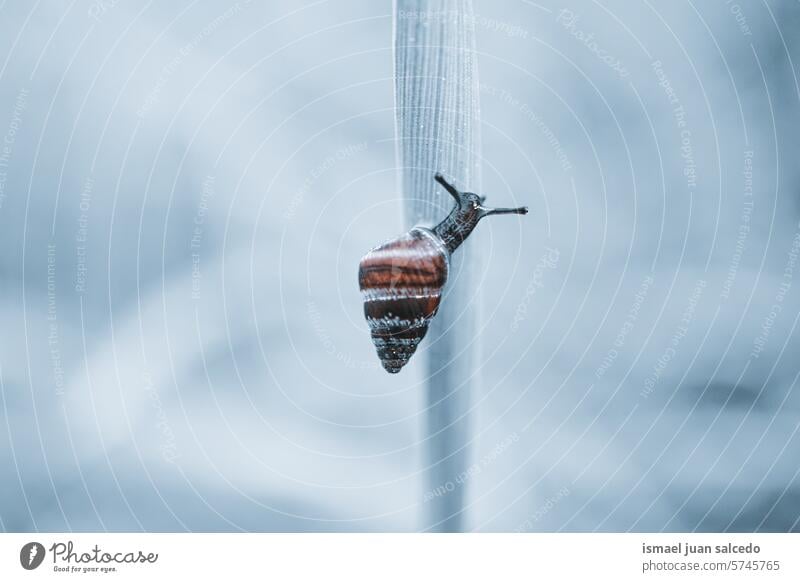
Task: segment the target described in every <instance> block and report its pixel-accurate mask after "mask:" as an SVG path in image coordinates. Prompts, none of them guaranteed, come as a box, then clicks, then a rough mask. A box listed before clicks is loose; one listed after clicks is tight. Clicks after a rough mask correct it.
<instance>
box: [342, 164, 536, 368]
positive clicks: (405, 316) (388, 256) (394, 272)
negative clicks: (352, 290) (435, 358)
mask: <svg viewBox="0 0 800 582" xmlns="http://www.w3.org/2000/svg"><path fill="white" fill-rule="evenodd" d="M435 179H436V181H437V182H439V184H441V185H442V186H443V187H444V188H445V189H446V190H447V191H448V192H449V193H450V195H451V196H453V198H454V199H455V200H456V206H455V207H454V208H453V210H452V211H451V212H450V214H449V215H448V216H447V218H445V219H444V220H443V221H442V222H440V223H439V224H438V225H436V226H435V227H433V228H431V229H428V228H424V227H420V226H417V227H414V228H412V229H411V230H410V231H408V232H407V233H405V234H403V235H401V236H399V237H396V238H394V239H392V240H389V241H387V242H385V243H383V244H381V245H379V246H377V247H375V248H374V249H372V250H371V251H369V252H368V253H367V254H366V255H364V257H363V258H362V259H361V262H360V264H359V271H358V283H359V287H360V289H361V293H362V297H363V299H364V316H365V317H366V319H367V324H368V325H369V328H370V332H371V335H372V342H373V343H374V344H375V348H376V350H377V352H378V357H379V358H380V360H381V363H382V364H383V367H384V369H385V370H386V371H387V372H389V373H391V374H396V373H397V372H399V371H400V370H401V369H402V368H403V366H405V365H406V363H408V360H409V359H410V358H411V356H412V355H413V354H414V352H415V351H416V349H417V346H418V345H419V343H420V342H421V341H422V339H423V338H424V337H425V334H426V333H427V331H428V326H429V324H430V321H431V320H432V319H433V317H434V316H435V315H436V312H437V311H438V309H439V304H440V302H441V298H442V292H443V290H444V286H445V283H446V282H447V275H448V272H449V270H450V256H451V255H452V254H453V252H455V250H456V249H457V248H458V247H459V246H460V245H461V243H463V242H464V240H465V239H466V238H467V237H468V236H469V234H470V233H471V232H472V230H473V229H474V228H475V226H476V225H477V224H478V221H480V220H481V219H482V218H483V217H485V216H489V215H492V214H527V212H528V209H527V207H522V208H485V207H484V206H483V202H484V200H485V198H484V197H482V196H478V195H476V194H473V193H471V192H459V191H458V190H457V189H456V188H454V187H453V186H452V185H450V184H449V183H448V182H447V181H446V180H445V179H444V177H442V176H441V175H440V174H436V176H435Z"/></svg>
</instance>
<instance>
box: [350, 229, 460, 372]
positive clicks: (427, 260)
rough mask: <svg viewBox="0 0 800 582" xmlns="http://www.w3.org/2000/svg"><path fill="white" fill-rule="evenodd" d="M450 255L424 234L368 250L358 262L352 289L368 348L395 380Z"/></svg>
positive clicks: (418, 336)
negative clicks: (359, 301) (359, 302)
mask: <svg viewBox="0 0 800 582" xmlns="http://www.w3.org/2000/svg"><path fill="white" fill-rule="evenodd" d="M449 263H450V253H449V252H448V250H447V247H446V246H445V245H444V243H443V242H442V241H441V239H439V237H437V236H436V235H435V234H434V233H433V232H431V231H430V230H428V229H426V228H421V227H417V228H413V229H411V230H410V231H409V232H407V233H406V234H404V235H402V236H399V237H397V238H395V239H393V240H390V241H388V242H385V243H383V244H382V245H380V246H378V247H376V248H374V249H372V250H371V251H370V252H369V253H367V254H366V255H365V256H364V258H362V259H361V263H360V264H359V271H358V283H359V287H360V288H361V293H362V295H363V298H364V316H365V317H366V318H367V323H368V324H369V327H370V331H371V334H372V342H373V343H374V344H375V348H376V349H377V351H378V357H379V358H380V360H381V364H383V367H384V369H385V370H386V371H387V372H389V373H391V374H396V373H397V372H399V371H400V370H401V369H402V368H403V366H405V365H406V363H407V362H408V360H409V359H410V358H411V356H412V355H413V354H414V352H415V351H416V349H417V345H419V342H421V341H422V338H424V337H425V334H426V333H427V331H428V325H429V322H430V320H431V319H432V318H433V316H434V315H436V311H437V310H438V309H439V302H440V301H441V296H442V290H443V288H444V284H445V282H446V281H447V272H448V269H449Z"/></svg>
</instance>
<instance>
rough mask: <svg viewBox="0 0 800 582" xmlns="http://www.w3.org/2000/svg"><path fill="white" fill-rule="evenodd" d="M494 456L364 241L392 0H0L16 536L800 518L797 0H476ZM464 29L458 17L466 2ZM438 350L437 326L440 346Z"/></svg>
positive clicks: (2, 285)
mask: <svg viewBox="0 0 800 582" xmlns="http://www.w3.org/2000/svg"><path fill="white" fill-rule="evenodd" d="M475 13H476V17H475V28H476V32H477V46H478V51H479V53H480V57H479V67H480V70H479V72H480V82H481V121H482V124H481V132H482V140H483V149H482V153H483V156H484V163H483V188H482V190H483V193H485V194H488V196H489V197H490V201H491V202H492V203H493V204H496V205H511V204H515V203H519V204H527V205H529V206H530V207H531V210H532V213H531V214H530V215H529V216H528V217H527V218H526V219H525V220H524V221H522V220H508V221H503V220H499V219H498V220H497V221H486V223H484V224H482V225H481V227H480V228H481V230H482V235H481V236H482V237H483V238H482V241H483V244H485V246H486V251H485V252H484V255H483V261H482V266H481V277H480V279H481V281H480V291H481V296H482V298H483V299H482V305H481V316H480V324H479V327H480V334H481V339H482V345H483V353H482V356H481V358H480V361H479V362H478V363H477V364H478V365H477V368H478V369H479V372H480V382H479V384H478V387H477V390H476V392H475V393H474V394H473V395H472V401H473V410H472V415H471V420H470V422H471V426H472V431H471V434H472V437H471V448H470V455H471V458H472V459H473V463H472V464H471V465H470V471H469V474H468V475H465V476H464V477H463V478H461V479H458V480H457V481H456V482H448V483H443V484H441V486H440V487H438V488H436V489H432V490H427V491H426V487H428V486H427V485H426V481H425V478H424V475H425V470H426V466H425V453H424V447H425V438H424V437H425V435H424V418H425V410H424V396H423V389H424V382H423V380H424V378H423V373H424V366H423V365H422V362H421V361H419V360H418V361H413V360H412V362H411V364H410V365H409V366H408V367H407V368H406V369H405V370H404V371H403V372H402V373H401V374H399V375H397V376H389V375H388V374H386V373H385V372H384V371H383V370H382V369H381V368H380V366H379V363H378V361H377V358H376V357H375V353H374V350H373V347H372V344H371V342H370V339H369V334H368V331H367V327H366V323H365V322H364V321H363V317H362V313H361V300H360V297H359V293H358V289H357V285H356V281H355V272H356V265H357V263H358V259H359V258H360V256H361V255H362V254H363V253H364V252H366V251H367V250H368V249H369V248H371V247H372V246H374V245H375V244H377V243H379V242H380V241H382V240H384V239H386V238H388V237H390V236H392V235H394V234H396V233H399V232H401V231H402V230H404V226H403V221H402V216H401V208H402V200H401V196H400V193H399V192H398V191H397V180H396V177H397V168H396V161H395V142H394V111H393V106H394V102H393V99H394V98H393V85H392V83H393V80H392V62H393V61H392V6H391V3H390V2H374V1H367V0H349V1H346V2H333V1H325V0H317V1H314V2H305V1H303V2H289V1H286V0H264V1H261V0H253V1H250V2H247V1H244V0H240V1H239V2H234V3H220V2H211V1H181V2H169V3H163V2H162V3H156V2H129V1H128V0H74V1H72V2H56V1H55V0H40V1H37V2H19V1H14V0H12V1H7V2H2V3H0V15H1V16H0V140H2V141H0V241H1V242H2V246H1V247H0V248H1V249H2V251H1V252H0V330H2V337H1V339H0V380H1V381H0V396H2V398H1V400H2V407H0V476H1V479H0V483H2V487H0V528H2V529H3V530H6V531H32V530H129V531H140V530H147V531H157V530H158V531H160V530H170V531H171V530H175V531H183V530H213V531H218V530H266V531H273V530H278V531H285V530H289V531H355V530H357V531H415V530H419V529H422V528H423V527H424V524H425V519H424V515H425V512H426V504H428V503H430V502H431V500H432V499H434V498H435V497H436V496H439V495H446V494H447V493H448V489H452V488H455V487H459V488H461V487H463V488H465V490H466V493H467V505H466V508H465V527H466V528H467V529H470V530H480V531H559V530H563V531H575V530H577V531H594V530H602V531H627V530H639V531H660V530H689V531H690V530H703V531H706V530H708V531H723V530H730V531H753V530H758V531H775V530H776V531H789V530H800V479H799V478H800V435H798V428H800V415H799V414H800V410H799V407H800V403H799V402H798V396H797V380H798V372H800V365H799V364H798V359H797V354H798V349H800V341H799V340H798V334H797V327H796V326H797V323H798V316H799V315H800V293H798V290H800V262H798V252H799V251H800V198H799V192H800V176H799V175H798V174H799V172H800V164H798V162H797V160H798V159H800V150H799V148H798V138H797V136H798V129H799V127H800V115H798V113H800V109H799V108H798V107H799V106H800V83H798V74H797V70H796V67H795V65H796V64H800V38H799V37H798V34H797V31H798V30H799V28H798V26H800V5H798V4H797V3H796V2H790V1H789V0H784V1H780V0H765V1H761V2H751V3H744V2H741V3H737V2H735V1H730V0H728V1H725V0H719V1H718V2H702V3H701V2H692V1H691V0H688V1H679V2H669V3H666V2H658V3H655V2H648V1H644V2H636V3H630V2H624V1H623V0H605V1H603V2H594V1H592V2H590V1H588V0H587V1H579V0H573V1H569V2H565V3H563V4H559V3H554V2H551V1H549V0H542V1H541V2H528V1H526V0H503V1H501V2H489V1H488V0H476V1H475ZM435 17H436V16H435V15H434V16H432V18H435ZM422 349H423V351H424V344H423V348H422Z"/></svg>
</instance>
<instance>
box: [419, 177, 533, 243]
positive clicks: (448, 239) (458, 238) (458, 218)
mask: <svg viewBox="0 0 800 582" xmlns="http://www.w3.org/2000/svg"><path fill="white" fill-rule="evenodd" d="M434 179H435V180H436V181H437V182H439V184H441V185H442V187H444V189H445V190H447V191H448V192H449V193H450V195H451V196H452V197H453V198H454V199H455V201H456V207H455V208H453V210H452V211H451V212H450V214H449V215H448V216H447V218H445V219H444V220H443V221H442V222H441V223H439V224H438V225H437V226H436V227H435V228H434V232H436V234H438V235H439V236H440V238H441V239H442V240H443V241H444V243H445V244H446V245H447V248H448V249H449V250H450V252H451V253H452V252H453V251H454V250H455V249H456V248H458V247H459V246H460V245H461V243H462V242H464V239H466V238H467V237H468V236H469V234H470V233H471V232H472V229H474V228H475V226H476V225H477V224H478V222H479V221H480V220H481V219H482V218H484V217H486V216H491V215H493V214H528V207H527V206H521V207H519V208H487V207H486V206H484V203H485V202H486V196H479V195H477V194H474V193H473V192H461V191H459V190H458V189H457V188H455V187H454V186H453V185H452V184H450V183H449V182H448V181H447V180H445V178H444V176H442V175H441V174H438V173H437V174H436V175H435V176H434Z"/></svg>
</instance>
